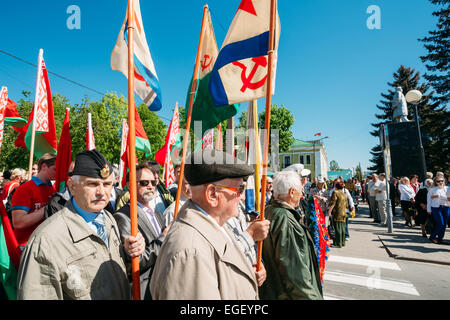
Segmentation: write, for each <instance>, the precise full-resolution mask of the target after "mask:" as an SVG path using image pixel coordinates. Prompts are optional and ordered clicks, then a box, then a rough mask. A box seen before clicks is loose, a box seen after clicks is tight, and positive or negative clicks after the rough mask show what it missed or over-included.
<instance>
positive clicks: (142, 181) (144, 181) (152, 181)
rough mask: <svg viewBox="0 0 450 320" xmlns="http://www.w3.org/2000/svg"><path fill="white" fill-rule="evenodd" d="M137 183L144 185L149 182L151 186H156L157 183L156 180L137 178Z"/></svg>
mask: <svg viewBox="0 0 450 320" xmlns="http://www.w3.org/2000/svg"><path fill="white" fill-rule="evenodd" d="M138 183H139V185H140V186H141V187H146V186H148V185H149V183H151V184H152V186H153V187H156V185H157V183H156V180H139V181H138Z"/></svg>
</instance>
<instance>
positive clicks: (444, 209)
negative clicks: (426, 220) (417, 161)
mask: <svg viewBox="0 0 450 320" xmlns="http://www.w3.org/2000/svg"><path fill="white" fill-rule="evenodd" d="M434 182H435V184H436V187H434V188H433V189H431V191H430V192H428V195H427V212H428V214H432V215H433V218H434V223H435V226H434V230H433V233H432V234H431V235H430V241H431V242H433V243H443V241H442V239H443V238H444V234H445V228H446V227H447V221H448V215H449V201H448V199H447V191H448V187H447V186H446V185H445V179H444V176H441V175H439V176H437V177H436V178H435V179H434ZM436 237H437V240H436Z"/></svg>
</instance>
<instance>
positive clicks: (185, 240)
mask: <svg viewBox="0 0 450 320" xmlns="http://www.w3.org/2000/svg"><path fill="white" fill-rule="evenodd" d="M252 173H253V168H252V167H250V166H248V165H246V164H243V163H238V162H237V160H236V159H235V158H234V157H233V156H231V155H230V154H226V153H224V152H222V151H219V150H213V149H206V150H198V151H195V152H193V153H192V154H190V156H189V157H188V158H187V160H186V165H185V172H184V176H185V178H186V180H187V181H188V183H189V184H190V186H191V194H192V197H191V199H190V200H188V201H186V203H185V204H184V205H183V207H182V208H180V210H179V212H178V215H177V217H176V219H175V220H174V222H173V224H172V227H171V228H170V230H169V233H168V234H167V236H166V239H165V241H164V243H163V245H162V247H161V251H160V254H159V256H158V260H157V261H156V265H155V269H154V272H153V276H152V280H151V283H150V290H151V294H152V297H153V298H154V299H156V300H161V299H171V300H173V299H187V300H191V299H192V300H198V299H200V300H201V299H214V300H220V299H226V300H228V299H235V300H238V299H246V300H249V299H257V298H258V284H257V279H256V274H255V269H254V268H253V266H252V265H251V263H250V261H249V260H248V259H247V258H246V257H245V255H244V253H243V251H242V250H241V249H240V248H239V245H238V244H237V242H236V240H235V239H234V237H233V235H232V233H231V231H229V229H228V228H225V226H224V225H225V222H226V221H227V220H228V219H230V218H231V217H236V216H237V215H238V205H239V201H240V199H241V195H242V194H243V192H244V188H245V187H244V179H245V178H247V177H248V176H249V175H251V174H252Z"/></svg>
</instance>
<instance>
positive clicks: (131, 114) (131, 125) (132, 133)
mask: <svg viewBox="0 0 450 320" xmlns="http://www.w3.org/2000/svg"><path fill="white" fill-rule="evenodd" d="M133 12H134V6H133V0H128V11H127V14H128V30H127V31H128V138H129V139H130V140H129V146H130V149H129V159H128V163H129V170H130V171H129V173H130V179H129V183H130V220H131V235H132V236H133V237H136V235H137V233H138V224H137V197H136V124H135V105H134V39H133V38H134V34H133V33H134V32H133V31H134V30H133V29H134V19H133V18H134V15H133ZM131 269H132V280H133V299H134V300H140V299H141V292H140V277H139V257H133V258H131Z"/></svg>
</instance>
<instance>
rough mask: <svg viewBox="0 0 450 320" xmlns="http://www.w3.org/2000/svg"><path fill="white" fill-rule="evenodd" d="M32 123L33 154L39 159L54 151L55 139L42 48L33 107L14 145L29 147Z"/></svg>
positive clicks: (50, 98) (51, 105)
mask: <svg viewBox="0 0 450 320" xmlns="http://www.w3.org/2000/svg"><path fill="white" fill-rule="evenodd" d="M33 125H34V126H35V141H34V156H35V157H36V158H38V159H39V158H40V157H42V156H43V155H44V154H45V153H47V152H48V153H55V152H56V147H57V139H56V129H55V118H54V114H53V102H52V94H51V91H50V83H49V81H48V74H47V68H46V67H45V62H44V57H43V51H42V49H41V50H40V51H39V60H38V75H37V83H36V98H35V101H34V107H33V110H32V111H31V113H30V116H29V117H28V122H27V124H26V125H24V126H23V128H22V129H21V130H20V133H19V136H18V137H17V140H16V142H15V146H16V147H21V148H24V149H27V150H30V149H31V136H32V132H33Z"/></svg>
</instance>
